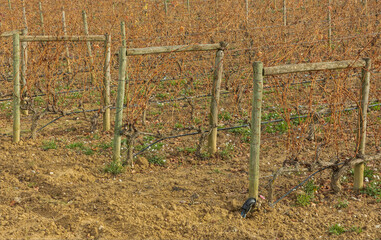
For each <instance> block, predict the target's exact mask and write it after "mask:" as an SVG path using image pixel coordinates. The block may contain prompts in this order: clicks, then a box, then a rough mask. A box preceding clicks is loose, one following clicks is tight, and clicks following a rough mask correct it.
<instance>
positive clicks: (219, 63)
mask: <svg viewBox="0 0 381 240" xmlns="http://www.w3.org/2000/svg"><path fill="white" fill-rule="evenodd" d="M223 58H224V51H223V50H222V49H220V50H218V51H217V53H216V60H215V67H214V77H213V88H212V98H211V103H210V115H209V136H208V152H209V154H210V155H213V154H215V153H216V152H217V125H218V105H219V101H220V89H221V81H222V72H223Z"/></svg>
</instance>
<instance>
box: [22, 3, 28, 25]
mask: <svg viewBox="0 0 381 240" xmlns="http://www.w3.org/2000/svg"><path fill="white" fill-rule="evenodd" d="M22 18H23V23H24V27H25V28H28V22H27V20H26V9H25V2H24V0H22Z"/></svg>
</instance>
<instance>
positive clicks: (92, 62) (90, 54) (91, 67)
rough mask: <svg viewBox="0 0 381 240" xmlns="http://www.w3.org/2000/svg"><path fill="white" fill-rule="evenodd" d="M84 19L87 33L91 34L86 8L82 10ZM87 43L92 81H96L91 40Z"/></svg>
mask: <svg viewBox="0 0 381 240" xmlns="http://www.w3.org/2000/svg"><path fill="white" fill-rule="evenodd" d="M82 19H83V28H84V32H85V35H89V27H88V25H87V15H86V11H85V10H83V11H82ZM86 44H87V53H88V54H89V58H90V77H91V83H94V72H93V66H94V60H93V54H92V52H91V42H90V41H87V42H86Z"/></svg>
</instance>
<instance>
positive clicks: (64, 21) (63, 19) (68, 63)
mask: <svg viewBox="0 0 381 240" xmlns="http://www.w3.org/2000/svg"><path fill="white" fill-rule="evenodd" d="M62 27H63V32H64V36H66V35H67V31H66V16H65V9H64V8H63V7H62ZM66 64H67V71H68V72H69V73H71V67H70V53H69V46H68V45H67V44H66Z"/></svg>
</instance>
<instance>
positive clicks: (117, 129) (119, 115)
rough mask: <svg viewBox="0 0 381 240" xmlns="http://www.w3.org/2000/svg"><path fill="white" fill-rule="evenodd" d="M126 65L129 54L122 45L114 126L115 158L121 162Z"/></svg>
mask: <svg viewBox="0 0 381 240" xmlns="http://www.w3.org/2000/svg"><path fill="white" fill-rule="evenodd" d="M126 66H127V56H126V48H125V47H121V48H120V50H119V81H118V90H117V96H116V113H115V126H114V141H113V145H114V151H113V160H114V161H118V162H120V161H121V159H120V147H121V142H122V136H121V135H120V133H121V131H122V123H123V101H124V93H125V91H124V90H125V89H124V87H125V85H126Z"/></svg>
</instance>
